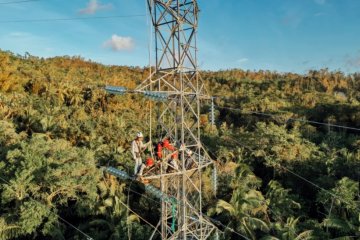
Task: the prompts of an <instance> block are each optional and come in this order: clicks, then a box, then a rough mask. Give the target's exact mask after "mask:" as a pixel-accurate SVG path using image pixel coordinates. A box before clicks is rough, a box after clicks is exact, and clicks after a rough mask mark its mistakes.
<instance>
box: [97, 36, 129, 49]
mask: <svg viewBox="0 0 360 240" xmlns="http://www.w3.org/2000/svg"><path fill="white" fill-rule="evenodd" d="M103 46H104V47H106V48H111V49H112V50H114V51H124V50H132V49H133V48H134V47H135V43H134V39H132V38H131V37H121V36H118V35H116V34H114V35H112V37H111V39H109V40H107V41H106V42H104V44H103Z"/></svg>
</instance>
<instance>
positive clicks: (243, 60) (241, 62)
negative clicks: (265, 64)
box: [236, 58, 249, 64]
mask: <svg viewBox="0 0 360 240" xmlns="http://www.w3.org/2000/svg"><path fill="white" fill-rule="evenodd" d="M248 61H249V59H248V58H240V59H239V60H237V61H236V62H237V63H238V64H243V63H246V62H248Z"/></svg>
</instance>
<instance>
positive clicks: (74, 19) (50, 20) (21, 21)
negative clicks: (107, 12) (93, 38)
mask: <svg viewBox="0 0 360 240" xmlns="http://www.w3.org/2000/svg"><path fill="white" fill-rule="evenodd" d="M144 16H145V14H132V15H114V16H102V17H72V18H38V19H13V20H1V21H0V23H24V22H26V23H27V22H60V21H79V20H105V19H114V18H135V17H144Z"/></svg>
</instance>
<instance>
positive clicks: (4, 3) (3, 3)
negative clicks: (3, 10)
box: [0, 0, 42, 5]
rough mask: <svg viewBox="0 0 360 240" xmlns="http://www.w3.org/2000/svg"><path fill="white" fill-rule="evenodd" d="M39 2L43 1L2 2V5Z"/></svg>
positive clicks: (0, 3)
mask: <svg viewBox="0 0 360 240" xmlns="http://www.w3.org/2000/svg"><path fill="white" fill-rule="evenodd" d="M39 1H42V0H22V1H13V2H0V5H9V4H18V3H28V2H39Z"/></svg>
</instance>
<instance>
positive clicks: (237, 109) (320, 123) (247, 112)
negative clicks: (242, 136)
mask: <svg viewBox="0 0 360 240" xmlns="http://www.w3.org/2000/svg"><path fill="white" fill-rule="evenodd" d="M215 106H216V107H217V108H222V109H228V110H233V111H240V112H241V113H243V114H255V115H261V116H266V117H278V115H275V114H271V113H264V112H254V111H242V110H241V109H240V108H233V107H222V106H219V105H215ZM288 120H291V121H297V122H304V123H312V124H317V125H323V126H328V127H335V128H342V129H347V130H354V131H360V128H355V127H347V126H343V125H338V124H331V123H324V122H318V121H311V120H305V119H300V118H288Z"/></svg>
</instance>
